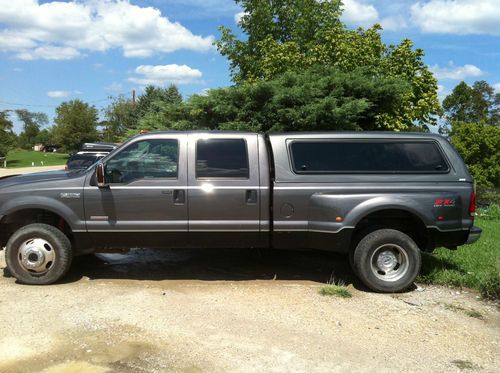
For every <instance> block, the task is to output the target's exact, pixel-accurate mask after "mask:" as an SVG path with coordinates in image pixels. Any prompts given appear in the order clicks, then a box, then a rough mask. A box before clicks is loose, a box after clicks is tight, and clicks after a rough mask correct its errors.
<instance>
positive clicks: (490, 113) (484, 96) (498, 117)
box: [443, 80, 500, 125]
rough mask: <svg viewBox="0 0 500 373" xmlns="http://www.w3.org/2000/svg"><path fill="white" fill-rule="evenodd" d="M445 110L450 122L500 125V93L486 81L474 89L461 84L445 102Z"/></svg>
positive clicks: (479, 82) (480, 82)
mask: <svg viewBox="0 0 500 373" xmlns="http://www.w3.org/2000/svg"><path fill="white" fill-rule="evenodd" d="M443 109H444V111H445V115H446V119H447V120H448V121H449V122H454V121H457V122H464V123H477V122H479V121H485V122H486V123H489V124H493V125H500V93H496V94H495V89H494V88H493V87H492V86H490V85H489V84H488V83H487V82H485V81H484V80H479V81H476V82H475V83H474V84H473V85H472V87H471V86H469V85H468V84H467V83H465V82H460V83H459V84H458V85H457V86H456V87H455V88H454V89H453V92H452V93H451V94H450V95H449V96H447V97H446V98H445V99H444V100H443Z"/></svg>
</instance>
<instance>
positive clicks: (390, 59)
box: [216, 0, 441, 130]
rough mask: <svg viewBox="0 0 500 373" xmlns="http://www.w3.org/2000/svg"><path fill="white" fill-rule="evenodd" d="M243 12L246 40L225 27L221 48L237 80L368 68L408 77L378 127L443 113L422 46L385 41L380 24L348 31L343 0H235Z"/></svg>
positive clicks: (432, 120) (425, 120) (428, 120)
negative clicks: (406, 86)
mask: <svg viewBox="0 0 500 373" xmlns="http://www.w3.org/2000/svg"><path fill="white" fill-rule="evenodd" d="M236 2H237V3H238V4H239V5H240V6H241V7H242V8H243V10H244V16H243V17H242V19H241V21H240V23H239V26H240V27H241V28H242V30H243V32H244V33H245V34H246V37H245V38H244V39H242V40H240V39H238V38H237V37H236V35H235V34H234V33H233V32H232V31H231V30H230V29H228V28H226V27H221V28H220V30H221V33H222V35H221V38H220V40H218V41H217V42H216V45H217V48H218V50H219V51H220V52H221V54H222V55H224V56H226V57H227V58H228V59H229V61H230V68H231V74H232V77H233V80H234V81H235V82H236V83H237V84H242V83H244V82H256V81H259V80H269V79H272V78H274V77H276V76H279V75H280V74H282V73H284V72H286V71H290V70H302V69H304V68H307V67H309V66H314V65H318V64H319V65H324V66H333V67H336V68H338V69H339V70H340V71H344V72H349V71H353V70H356V69H358V68H364V69H366V70H367V71H369V72H370V73H371V74H372V75H374V76H382V77H389V78H391V77H395V78H400V79H404V80H406V81H407V82H408V84H409V85H410V87H411V89H410V90H408V91H407V93H406V94H405V97H404V99H403V102H402V104H401V106H400V107H399V109H398V110H395V111H394V112H392V113H390V114H384V115H380V116H379V117H377V118H376V123H377V128H379V129H390V130H405V129H407V128H408V127H410V126H412V125H415V123H418V124H420V125H434V124H436V115H439V114H441V107H440V104H439V101H438V98H437V81H436V79H435V78H434V76H433V74H432V73H431V72H430V71H429V69H428V66H427V65H426V64H425V63H424V62H423V56H424V52H423V50H422V49H413V44H412V42H411V41H410V40H408V39H405V40H403V41H402V42H401V43H400V44H399V45H396V46H394V45H389V46H387V45H385V44H384V43H383V42H382V41H381V36H380V30H381V27H380V25H374V26H373V27H371V28H369V29H366V30H365V29H362V28H358V29H357V30H349V29H347V28H346V26H345V25H344V24H343V23H342V22H341V21H340V16H341V14H342V3H341V1H338V0H325V1H317V0H275V1H271V2H270V1H260V0H236Z"/></svg>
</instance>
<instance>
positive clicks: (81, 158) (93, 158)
mask: <svg viewBox="0 0 500 373" xmlns="http://www.w3.org/2000/svg"><path fill="white" fill-rule="evenodd" d="M117 147H118V145H116V144H112V143H106V142H96V143H85V144H83V146H82V148H81V149H80V151H78V153H76V154H73V155H71V156H70V157H69V159H68V162H66V167H65V170H66V171H76V170H85V169H87V168H89V167H90V166H92V165H93V164H94V163H96V162H97V161H98V160H100V159H102V158H104V157H105V156H106V155H108V154H109V153H111V152H112V151H113V150H115V149H116V148H117Z"/></svg>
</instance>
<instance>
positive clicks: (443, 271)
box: [419, 217, 500, 299]
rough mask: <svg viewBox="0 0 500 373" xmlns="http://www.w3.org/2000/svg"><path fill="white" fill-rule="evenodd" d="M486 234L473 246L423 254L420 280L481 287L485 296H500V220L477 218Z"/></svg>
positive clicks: (477, 223)
mask: <svg viewBox="0 0 500 373" xmlns="http://www.w3.org/2000/svg"><path fill="white" fill-rule="evenodd" d="M475 225H477V226H479V227H480V228H481V229H482V230H483V233H482V235H481V238H480V240H479V241H478V242H476V243H475V244H473V245H464V246H460V247H459V248H458V250H456V251H450V250H447V249H444V248H440V249H437V250H436V251H434V253H433V254H424V256H423V258H422V271H421V275H420V278H419V280H420V281H422V282H426V283H435V284H441V285H450V286H464V287H470V288H474V289H478V290H479V291H480V292H481V294H482V295H483V296H484V297H485V298H490V299H500V219H498V218H489V219H487V218H482V217H477V218H476V222H475Z"/></svg>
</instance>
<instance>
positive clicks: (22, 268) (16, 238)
mask: <svg viewBox="0 0 500 373" xmlns="http://www.w3.org/2000/svg"><path fill="white" fill-rule="evenodd" d="M72 259H73V251H72V249H71V242H70V241H69V239H68V237H67V236H66V235H65V234H64V233H63V232H61V231H60V230H59V229H57V228H55V227H53V226H51V225H47V224H38V223H37V224H29V225H26V226H24V227H22V228H20V229H18V230H17V231H16V232H15V233H14V234H13V235H12V236H11V237H10V239H9V241H8V242H7V246H6V248H5V260H6V262H7V267H8V269H9V271H10V272H11V274H12V275H13V276H14V277H15V278H16V279H17V280H18V281H19V282H20V283H22V284H28V285H48V284H52V283H54V282H56V281H57V280H59V279H60V278H62V277H63V276H64V275H65V274H66V272H67V271H68V269H69V267H70V266H71V261H72Z"/></svg>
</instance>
